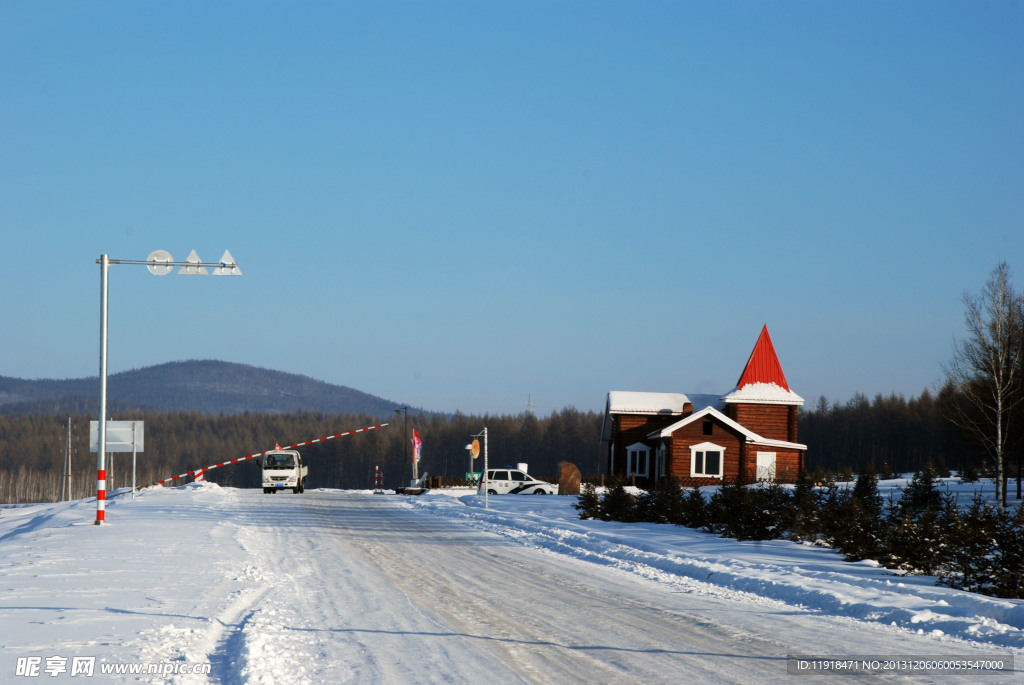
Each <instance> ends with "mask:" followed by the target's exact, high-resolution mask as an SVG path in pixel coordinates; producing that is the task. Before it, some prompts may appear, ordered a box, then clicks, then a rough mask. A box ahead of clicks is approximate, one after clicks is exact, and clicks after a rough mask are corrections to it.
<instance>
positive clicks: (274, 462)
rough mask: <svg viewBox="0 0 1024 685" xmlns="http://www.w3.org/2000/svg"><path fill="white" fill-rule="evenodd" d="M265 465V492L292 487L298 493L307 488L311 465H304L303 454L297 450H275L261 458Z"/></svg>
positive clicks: (261, 464)
mask: <svg viewBox="0 0 1024 685" xmlns="http://www.w3.org/2000/svg"><path fill="white" fill-rule="evenodd" d="M260 466H261V467H263V492H264V494H269V493H272V492H277V491H278V490H284V489H285V488H291V489H292V492H294V493H295V494H298V493H300V492H305V490H306V475H307V474H308V473H309V467H308V466H303V465H302V455H300V454H299V453H298V452H297V451H295V450H273V451H271V452H267V453H266V454H264V455H263V457H261V459H260Z"/></svg>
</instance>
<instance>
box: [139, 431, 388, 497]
mask: <svg viewBox="0 0 1024 685" xmlns="http://www.w3.org/2000/svg"><path fill="white" fill-rule="evenodd" d="M387 425H388V424H386V423H378V424H377V425H376V426H366V427H365V428H357V429H356V430H352V431H346V432H344V433H337V434H335V435H327V436H325V437H322V438H317V439H316V440H307V441H306V442H297V443H295V444H294V445H288V446H287V447H275V448H274V449H272V450H266V451H263V452H257V453H255V454H250V455H248V456H246V457H238V458H237V459H231V460H229V461H222V462H221V463H219V464H213V465H211V466H204V467H203V468H201V469H196V470H195V471H189V472H188V473H183V474H181V475H180V476H173V477H171V478H165V479H163V480H158V481H157V482H155V483H152V484H150V485H147V486H146V487H153V486H154V485H163V484H164V483H170V482H171V481H175V480H178V479H180V478H188V477H189V476H199V475H202V474H204V473H206V472H207V471H210V470H212V469H216V468H220V467H221V466H227V465H228V464H237V463H238V462H241V461H246V460H247V459H254V458H255V457H262V456H263V455H265V454H266V453H267V452H276V451H277V450H293V449H295V448H296V447H304V446H306V445H312V444H314V443H318V442H324V441H326V440H333V439H334V438H341V437H344V436H346V435H355V434H356V433H365V432H366V431H371V430H373V429H375V428H384V427H385V426H387Z"/></svg>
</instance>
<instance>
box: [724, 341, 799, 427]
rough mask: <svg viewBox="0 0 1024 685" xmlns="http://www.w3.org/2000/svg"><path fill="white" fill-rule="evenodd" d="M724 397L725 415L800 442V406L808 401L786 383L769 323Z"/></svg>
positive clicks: (743, 423) (746, 424)
mask: <svg viewBox="0 0 1024 685" xmlns="http://www.w3.org/2000/svg"><path fill="white" fill-rule="evenodd" d="M722 400H723V401H724V402H725V405H726V406H725V414H726V415H727V416H728V417H729V418H731V419H733V420H734V421H736V422H737V423H740V424H742V425H744V426H746V427H747V428H749V429H750V430H752V431H754V432H756V433H758V434H760V435H762V436H764V437H766V438H770V439H773V440H786V441H788V442H796V439H797V436H796V422H797V407H799V406H801V405H802V404H803V403H804V400H803V398H802V397H800V396H799V395H797V394H796V393H795V392H793V391H792V390H790V388H789V383H787V382H786V375H785V374H784V373H783V372H782V365H781V364H779V358H778V356H777V355H776V354H775V346H774V345H772V339H771V337H770V336H769V335H768V325H767V324H765V326H764V328H762V329H761V335H760V336H759V337H758V339H757V343H756V344H755V345H754V350H753V352H751V353H750V358H749V359H748V360H747V365H746V367H744V369H743V373H742V374H740V380H739V382H737V383H736V388H735V389H734V390H733V391H732V392H730V393H728V394H727V395H725V396H724V397H723V398H722Z"/></svg>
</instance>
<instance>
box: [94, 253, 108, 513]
mask: <svg viewBox="0 0 1024 685" xmlns="http://www.w3.org/2000/svg"><path fill="white" fill-rule="evenodd" d="M109 270H110V258H109V257H108V256H107V255H105V254H104V255H100V421H99V425H98V426H97V430H98V431H99V434H100V445H99V450H98V453H97V455H96V525H97V526H98V525H100V524H102V523H103V521H104V520H105V519H106V515H107V513H106V506H107V502H106V500H107V467H106V463H105V460H106V453H107V271H109Z"/></svg>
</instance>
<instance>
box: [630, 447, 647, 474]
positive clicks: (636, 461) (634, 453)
mask: <svg viewBox="0 0 1024 685" xmlns="http://www.w3.org/2000/svg"><path fill="white" fill-rule="evenodd" d="M650 460H651V448H650V447H648V446H647V445H645V444H643V443H642V442H638V443H634V444H632V445H630V446H629V447H627V448H626V476H627V477H629V476H641V477H643V478H646V477H647V474H648V467H649V465H650Z"/></svg>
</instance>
